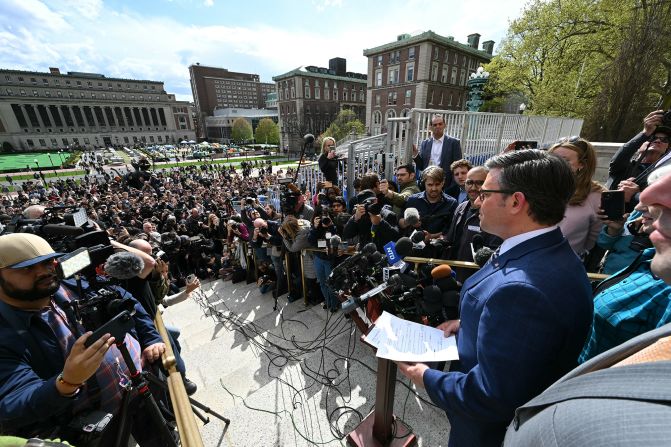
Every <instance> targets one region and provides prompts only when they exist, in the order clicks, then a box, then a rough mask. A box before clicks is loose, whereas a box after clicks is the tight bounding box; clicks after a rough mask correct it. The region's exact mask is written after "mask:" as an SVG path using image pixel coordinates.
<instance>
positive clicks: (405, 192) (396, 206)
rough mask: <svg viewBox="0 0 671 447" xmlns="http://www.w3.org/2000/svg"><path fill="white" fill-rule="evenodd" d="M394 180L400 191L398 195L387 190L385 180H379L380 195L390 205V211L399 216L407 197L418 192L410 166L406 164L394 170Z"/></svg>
mask: <svg viewBox="0 0 671 447" xmlns="http://www.w3.org/2000/svg"><path fill="white" fill-rule="evenodd" d="M396 180H397V181H398V185H399V189H400V190H401V192H400V193H399V192H396V191H392V190H391V189H389V183H388V182H387V181H386V180H380V193H381V194H382V195H384V197H385V199H386V200H387V201H388V202H389V203H391V205H392V211H393V212H394V213H396V214H397V215H400V214H401V213H402V212H403V209H404V208H405V202H407V200H408V197H410V196H411V195H413V194H417V193H418V192H420V190H419V186H417V180H416V178H415V167H414V166H413V165H412V164H407V165H401V166H399V167H398V168H396Z"/></svg>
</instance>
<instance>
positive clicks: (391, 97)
mask: <svg viewBox="0 0 671 447" xmlns="http://www.w3.org/2000/svg"><path fill="white" fill-rule="evenodd" d="M397 98H398V94H397V93H396V92H389V93H387V105H390V106H393V105H396V99H397Z"/></svg>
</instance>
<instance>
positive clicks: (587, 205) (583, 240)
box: [548, 137, 605, 258]
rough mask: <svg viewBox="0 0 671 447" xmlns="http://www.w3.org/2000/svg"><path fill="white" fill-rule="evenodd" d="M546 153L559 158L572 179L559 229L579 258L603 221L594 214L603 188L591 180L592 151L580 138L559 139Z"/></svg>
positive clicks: (593, 156)
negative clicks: (565, 165)
mask: <svg viewBox="0 0 671 447" xmlns="http://www.w3.org/2000/svg"><path fill="white" fill-rule="evenodd" d="M548 152H550V153H552V154H554V155H556V156H558V157H561V158H563V159H564V160H566V162H567V163H568V164H569V166H570V167H571V170H572V171H573V174H574V176H575V180H576V188H575V192H574V193H573V197H571V200H569V203H568V206H567V207H566V214H565V215H564V220H562V221H561V222H560V223H559V227H560V228H561V230H562V233H563V234H564V237H566V239H567V240H568V242H569V244H571V248H573V251H575V252H576V254H577V255H578V256H580V257H581V258H582V257H584V256H585V255H586V254H587V252H588V251H589V250H591V249H592V248H593V247H594V244H595V243H596V239H597V237H598V236H599V231H601V226H602V225H603V222H602V221H601V220H600V219H599V216H598V213H599V208H600V207H601V192H602V191H604V190H605V188H604V187H603V186H602V185H601V184H600V183H598V182H596V181H595V180H593V177H594V173H595V172H596V151H595V150H594V146H592V144H591V143H590V142H589V141H587V140H585V139H583V138H580V137H570V138H562V139H561V140H559V141H558V142H557V143H555V144H554V145H553V146H552V147H551V148H550V149H549V150H548Z"/></svg>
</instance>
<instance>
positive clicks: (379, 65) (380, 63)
mask: <svg viewBox="0 0 671 447" xmlns="http://www.w3.org/2000/svg"><path fill="white" fill-rule="evenodd" d="M376 66H377V67H381V66H382V55H381V54H380V55H379V56H377V63H376ZM19 79H20V78H19Z"/></svg>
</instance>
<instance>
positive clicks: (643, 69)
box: [486, 0, 671, 141]
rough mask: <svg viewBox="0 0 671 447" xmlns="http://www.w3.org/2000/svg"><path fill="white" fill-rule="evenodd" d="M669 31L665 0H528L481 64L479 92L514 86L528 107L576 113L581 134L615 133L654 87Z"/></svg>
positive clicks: (612, 136) (667, 59)
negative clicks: (483, 75)
mask: <svg viewBox="0 0 671 447" xmlns="http://www.w3.org/2000/svg"><path fill="white" fill-rule="evenodd" d="M670 38H671V2H669V1H668V0H532V1H531V3H529V5H528V6H527V7H526V9H525V10H524V11H523V13H522V16H521V17H520V18H518V19H516V20H514V21H512V22H511V24H510V27H509V30H508V34H507V36H506V38H505V39H504V41H503V42H502V43H501V47H500V49H499V54H498V55H497V56H495V57H494V58H493V60H492V62H491V63H490V64H488V65H487V67H486V68H487V70H488V71H489V72H490V73H491V74H492V75H491V77H490V80H489V83H488V85H487V88H486V95H487V97H488V98H500V97H503V96H507V95H510V94H519V95H521V96H522V97H523V98H525V103H526V104H527V110H528V111H530V112H532V113H536V114H544V115H561V116H570V117H580V118H584V119H585V124H584V126H583V129H584V131H583V135H584V136H586V137H588V138H590V139H594V138H596V139H599V140H602V141H603V140H605V141H609V140H615V141H621V140H622V139H623V138H627V137H628V136H630V135H631V134H632V132H635V129H637V128H639V127H640V123H641V118H642V117H643V116H644V115H645V114H646V113H647V112H649V111H650V110H652V109H653V108H654V106H655V103H656V101H657V99H659V97H660V94H661V93H662V92H661V89H662V84H663V83H664V81H666V80H667V79H668V78H669V76H670V74H671V46H670V45H668V42H669V39H670ZM665 64H666V65H665ZM491 104H495V101H493V100H492V101H491Z"/></svg>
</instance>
